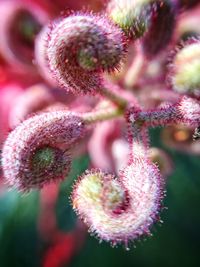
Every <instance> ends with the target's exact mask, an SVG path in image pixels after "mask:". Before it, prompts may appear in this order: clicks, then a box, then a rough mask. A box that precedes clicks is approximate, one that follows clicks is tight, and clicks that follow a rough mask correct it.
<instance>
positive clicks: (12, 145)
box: [2, 111, 85, 191]
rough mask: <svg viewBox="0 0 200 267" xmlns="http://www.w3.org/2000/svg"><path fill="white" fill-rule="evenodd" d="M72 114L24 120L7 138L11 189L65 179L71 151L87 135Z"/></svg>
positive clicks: (6, 159)
mask: <svg viewBox="0 0 200 267" xmlns="http://www.w3.org/2000/svg"><path fill="white" fill-rule="evenodd" d="M84 129H85V128H84V123H83V121H82V120H81V118H80V117H78V116H77V115H75V114H73V113H69V112H63V111H55V112H51V113H48V112H47V113H43V114H40V115H36V116H34V117H31V118H30V119H28V120H25V121H24V122H23V123H22V124H20V125H19V126H18V127H16V128H15V130H14V131H13V132H11V133H10V135H9V136H8V138H7V140H6V142H5V144H4V146H3V149H2V169H3V175H4V178H5V180H6V181H7V183H8V185H9V186H12V187H15V188H17V189H19V190H22V191H29V190H30V189H32V188H38V187H42V186H43V185H44V184H46V183H48V182H50V181H52V180H53V181H57V180H62V179H64V178H65V177H66V176H67V174H68V173H69V171H70V166H71V156H70V154H71V153H70V149H71V148H72V146H73V145H74V143H75V142H76V141H78V140H79V139H80V138H81V137H82V135H83V134H84Z"/></svg>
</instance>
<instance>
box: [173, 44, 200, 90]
mask: <svg viewBox="0 0 200 267" xmlns="http://www.w3.org/2000/svg"><path fill="white" fill-rule="evenodd" d="M169 70H170V73H169V80H171V83H172V86H173V89H174V90H176V91H177V92H179V93H194V94H199V89H200V76H199V72H200V41H199V40H197V39H196V40H195V39H192V40H190V41H188V42H186V44H185V45H184V46H183V47H182V48H181V49H179V50H178V51H177V52H176V53H175V55H174V57H173V60H172V64H171V65H170V67H169Z"/></svg>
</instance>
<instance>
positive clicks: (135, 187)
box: [72, 118, 163, 246]
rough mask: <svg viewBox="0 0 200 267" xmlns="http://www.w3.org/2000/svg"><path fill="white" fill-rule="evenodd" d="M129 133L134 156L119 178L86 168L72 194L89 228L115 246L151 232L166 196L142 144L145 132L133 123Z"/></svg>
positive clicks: (153, 165) (77, 210)
mask: <svg viewBox="0 0 200 267" xmlns="http://www.w3.org/2000/svg"><path fill="white" fill-rule="evenodd" d="M132 119H133V118H131V120H132ZM131 120H130V121H129V124H132V122H131ZM133 124H134V122H133ZM129 132H130V140H131V153H130V154H131V155H130V158H129V163H128V164H127V166H126V167H125V168H124V169H123V170H121V172H120V174H119V177H118V178H116V177H114V175H111V174H107V173H103V172H101V171H99V170H91V171H86V173H85V174H83V175H82V176H81V177H80V178H79V180H78V182H77V183H76V184H75V186H74V190H73V194H72V204H73V207H74V209H75V211H76V212H77V214H78V215H80V216H81V217H82V219H83V220H84V221H85V223H86V224H87V225H88V226H89V230H90V231H92V232H95V233H96V234H97V235H98V237H99V238H100V239H103V240H106V241H109V242H111V243H112V244H113V245H116V244H117V243H125V245H126V246H127V245H128V242H129V241H130V240H134V239H136V238H138V237H139V236H142V235H144V234H148V233H149V229H150V226H151V225H152V223H153V222H154V221H155V220H156V219H158V210H159V208H160V200H161V199H162V195H163V191H162V190H161V188H162V183H161V181H162V179H161V176H160V173H159V170H158V168H157V166H156V165H155V164H153V163H152V162H151V161H150V160H149V158H148V157H147V154H148V151H147V148H146V147H145V146H144V145H143V141H144V140H143V139H144V138H146V134H145V133H144V132H145V131H143V130H141V129H140V127H138V126H137V125H134V126H132V125H131V127H130V130H129ZM144 143H145V144H147V143H148V142H144Z"/></svg>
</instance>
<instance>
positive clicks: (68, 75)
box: [46, 14, 125, 94]
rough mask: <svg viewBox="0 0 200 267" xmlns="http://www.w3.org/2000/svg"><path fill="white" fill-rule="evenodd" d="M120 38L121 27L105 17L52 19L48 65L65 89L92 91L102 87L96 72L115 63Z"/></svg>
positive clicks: (122, 44) (121, 42)
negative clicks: (53, 20)
mask: <svg viewBox="0 0 200 267" xmlns="http://www.w3.org/2000/svg"><path fill="white" fill-rule="evenodd" d="M124 41H125V39H124V35H123V33H122V31H121V30H120V29H119V28H118V27H117V26H115V25H114V24H113V23H112V22H111V21H110V20H109V19H107V18H106V17H103V16H99V15H92V14H73V15H71V16H69V17H66V18H64V19H62V20H60V21H59V22H57V23H55V25H54V26H53V27H52V29H51V30H50V32H49V38H48V40H47V43H46V45H47V47H46V49H47V50H46V54H47V62H48V66H49V68H50V71H51V72H52V75H53V77H54V78H55V80H57V82H58V83H59V85H60V86H62V87H64V88H65V89H66V90H71V91H72V92H73V93H76V94H85V93H93V94H95V92H96V91H97V90H99V89H100V88H101V87H102V79H101V75H100V73H101V72H102V71H112V70H114V69H115V68H117V67H118V66H119V63H120V60H121V59H122V58H123V55H124V51H125V42H124Z"/></svg>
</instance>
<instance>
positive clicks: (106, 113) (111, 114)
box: [82, 107, 124, 124]
mask: <svg viewBox="0 0 200 267" xmlns="http://www.w3.org/2000/svg"><path fill="white" fill-rule="evenodd" d="M123 114H124V109H121V108H119V107H109V108H106V109H100V110H97V111H93V112H88V113H84V114H83V115H82V118H83V120H84V122H85V123H86V124H93V123H97V122H100V121H105V120H111V119H114V118H117V117H120V116H122V115H123Z"/></svg>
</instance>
